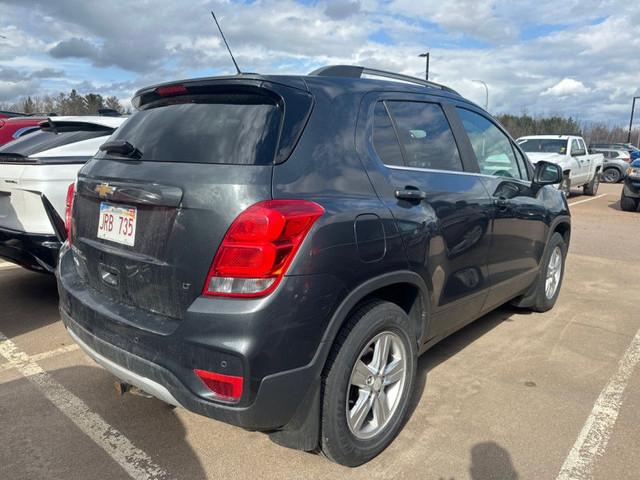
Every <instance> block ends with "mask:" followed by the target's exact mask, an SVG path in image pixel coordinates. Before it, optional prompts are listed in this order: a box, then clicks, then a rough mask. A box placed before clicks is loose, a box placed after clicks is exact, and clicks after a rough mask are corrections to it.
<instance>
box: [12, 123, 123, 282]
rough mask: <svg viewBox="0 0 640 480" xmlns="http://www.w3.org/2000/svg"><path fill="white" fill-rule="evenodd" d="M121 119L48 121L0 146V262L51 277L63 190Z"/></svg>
mask: <svg viewBox="0 0 640 480" xmlns="http://www.w3.org/2000/svg"><path fill="white" fill-rule="evenodd" d="M126 118H127V117H112V116H77V117H50V118H48V119H47V120H45V121H44V122H42V123H41V124H40V130H39V131H37V132H33V133H30V134H29V135H26V136H24V137H21V138H18V139H17V140H14V141H13V142H10V143H8V144H6V145H3V146H2V147H0V258H2V259H5V260H8V261H10V262H13V263H16V264H18V265H21V266H23V267H25V268H28V269H30V270H35V271H39V272H45V273H46V272H49V273H53V271H54V269H55V267H56V264H57V260H58V252H59V250H60V246H61V243H62V240H63V239H64V221H63V220H62V219H63V218H64V214H65V204H66V195H67V189H68V187H69V185H70V184H72V183H74V182H75V180H76V176H77V174H78V170H80V168H81V167H82V165H84V164H85V163H86V162H87V161H88V160H89V159H90V158H91V157H93V155H95V154H96V152H97V151H98V147H99V146H100V145H102V144H103V143H104V142H105V141H106V140H107V138H109V136H110V135H111V134H112V133H113V132H114V131H115V129H116V128H118V127H119V126H120V125H122V123H123V122H124V121H125V120H126Z"/></svg>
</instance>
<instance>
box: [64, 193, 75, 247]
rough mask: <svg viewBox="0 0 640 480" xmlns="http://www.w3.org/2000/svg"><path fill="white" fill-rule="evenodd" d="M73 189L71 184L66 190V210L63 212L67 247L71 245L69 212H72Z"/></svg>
mask: <svg viewBox="0 0 640 480" xmlns="http://www.w3.org/2000/svg"><path fill="white" fill-rule="evenodd" d="M75 188H76V185H75V183H72V184H71V185H69V188H68V189H67V201H66V209H65V212H64V226H65V227H66V229H67V240H69V245H71V211H72V210H73V193H74V191H75Z"/></svg>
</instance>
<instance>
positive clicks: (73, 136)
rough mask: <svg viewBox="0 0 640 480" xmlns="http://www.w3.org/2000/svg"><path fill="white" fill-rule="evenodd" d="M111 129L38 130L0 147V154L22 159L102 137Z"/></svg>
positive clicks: (108, 133) (111, 129) (110, 131)
mask: <svg viewBox="0 0 640 480" xmlns="http://www.w3.org/2000/svg"><path fill="white" fill-rule="evenodd" d="M113 130H114V129H113V128H103V129H97V130H96V129H92V130H80V131H77V130H75V131H62V132H58V133H54V132H52V131H45V130H40V131H37V132H32V133H30V134H29V135H25V136H21V137H19V138H18V139H16V140H13V141H12V142H9V143H7V144H6V145H3V146H2V147H0V153H4V154H14V155H20V156H24V157H28V156H29V155H35V154H37V153H40V152H43V151H45V150H49V149H51V148H55V147H61V146H63V145H67V144H69V143H75V142H80V141H82V140H89V139H91V138H96V137H104V136H105V135H110V134H111V133H112V132H113Z"/></svg>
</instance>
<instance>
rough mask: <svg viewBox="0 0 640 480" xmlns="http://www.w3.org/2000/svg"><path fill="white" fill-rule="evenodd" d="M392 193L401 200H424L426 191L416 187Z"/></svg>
mask: <svg viewBox="0 0 640 480" xmlns="http://www.w3.org/2000/svg"><path fill="white" fill-rule="evenodd" d="M394 195H395V196H396V198H400V199H402V200H424V199H425V198H427V192H424V191H422V190H418V189H415V190H414V189H405V190H396V191H395V192H394Z"/></svg>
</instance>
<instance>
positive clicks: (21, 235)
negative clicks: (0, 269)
mask: <svg viewBox="0 0 640 480" xmlns="http://www.w3.org/2000/svg"><path fill="white" fill-rule="evenodd" d="M61 245H62V244H61V243H60V241H59V240H58V238H57V237H56V236H55V235H42V234H31V233H26V232H19V231H17V230H10V229H7V228H2V227H0V258H3V259H5V260H8V261H10V262H12V263H16V264H18V265H20V266H22V267H25V268H28V269H29V270H35V271H38V272H45V273H53V272H54V270H55V268H56V265H57V264H58V254H59V252H60V247H61Z"/></svg>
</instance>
